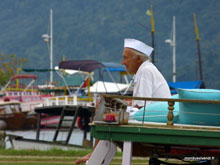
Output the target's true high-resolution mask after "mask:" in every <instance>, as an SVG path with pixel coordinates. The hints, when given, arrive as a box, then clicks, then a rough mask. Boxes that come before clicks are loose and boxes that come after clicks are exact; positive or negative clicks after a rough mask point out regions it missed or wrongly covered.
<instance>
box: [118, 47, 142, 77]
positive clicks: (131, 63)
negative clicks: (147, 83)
mask: <svg viewBox="0 0 220 165" xmlns="http://www.w3.org/2000/svg"><path fill="white" fill-rule="evenodd" d="M131 50H132V49H130V48H125V49H124V52H123V55H122V56H123V57H122V61H121V64H122V65H125V66H126V70H127V72H128V73H131V74H133V73H134V74H135V73H136V72H137V70H138V68H139V66H140V64H139V59H138V57H137V55H136V54H135V53H134V52H132V51H131Z"/></svg>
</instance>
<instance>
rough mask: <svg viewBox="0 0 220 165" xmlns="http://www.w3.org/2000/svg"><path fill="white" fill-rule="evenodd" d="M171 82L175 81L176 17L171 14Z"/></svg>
mask: <svg viewBox="0 0 220 165" xmlns="http://www.w3.org/2000/svg"><path fill="white" fill-rule="evenodd" d="M172 46H173V82H176V17H175V16H173V42H172Z"/></svg>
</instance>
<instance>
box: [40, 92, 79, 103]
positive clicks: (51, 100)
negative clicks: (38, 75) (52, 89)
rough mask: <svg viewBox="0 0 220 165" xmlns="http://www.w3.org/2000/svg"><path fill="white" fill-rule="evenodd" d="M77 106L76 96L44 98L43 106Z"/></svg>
mask: <svg viewBox="0 0 220 165" xmlns="http://www.w3.org/2000/svg"><path fill="white" fill-rule="evenodd" d="M57 105H77V96H76V95H74V96H54V97H46V98H44V106H57Z"/></svg>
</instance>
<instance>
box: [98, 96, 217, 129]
mask: <svg viewBox="0 0 220 165" xmlns="http://www.w3.org/2000/svg"><path fill="white" fill-rule="evenodd" d="M102 97H103V98H104V100H105V101H104V106H103V107H104V108H103V107H101V109H104V110H103V111H101V112H102V114H98V115H97V114H96V116H99V117H98V120H100V119H101V118H102V119H103V115H104V113H105V112H104V111H106V109H112V110H113V111H114V110H116V109H117V111H119V110H120V111H124V112H125V111H126V108H127V106H128V105H129V104H127V105H126V104H125V103H124V102H127V100H129V101H131V100H142V101H144V107H143V108H144V110H143V120H142V124H145V121H144V118H145V111H147V108H146V102H148V101H152V102H167V104H168V114H167V123H166V125H167V126H173V125H174V122H173V119H174V113H173V110H174V104H175V103H177V102H179V103H180V102H182V103H195V104H204V105H205V104H218V105H220V101H218V100H199V99H176V98H149V97H132V96H120V95H108V94H102ZM100 116H101V117H100ZM122 124H123V122H122Z"/></svg>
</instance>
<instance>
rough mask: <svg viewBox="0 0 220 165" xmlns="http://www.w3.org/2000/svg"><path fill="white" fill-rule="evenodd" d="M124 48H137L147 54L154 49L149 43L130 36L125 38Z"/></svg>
mask: <svg viewBox="0 0 220 165" xmlns="http://www.w3.org/2000/svg"><path fill="white" fill-rule="evenodd" d="M124 48H132V49H135V50H137V51H139V52H141V53H143V54H145V55H146V56H150V55H151V53H152V51H153V50H154V49H153V48H152V47H150V46H148V45H147V44H145V43H143V42H141V41H138V40H135V39H130V38H126V39H125V40H124Z"/></svg>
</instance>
